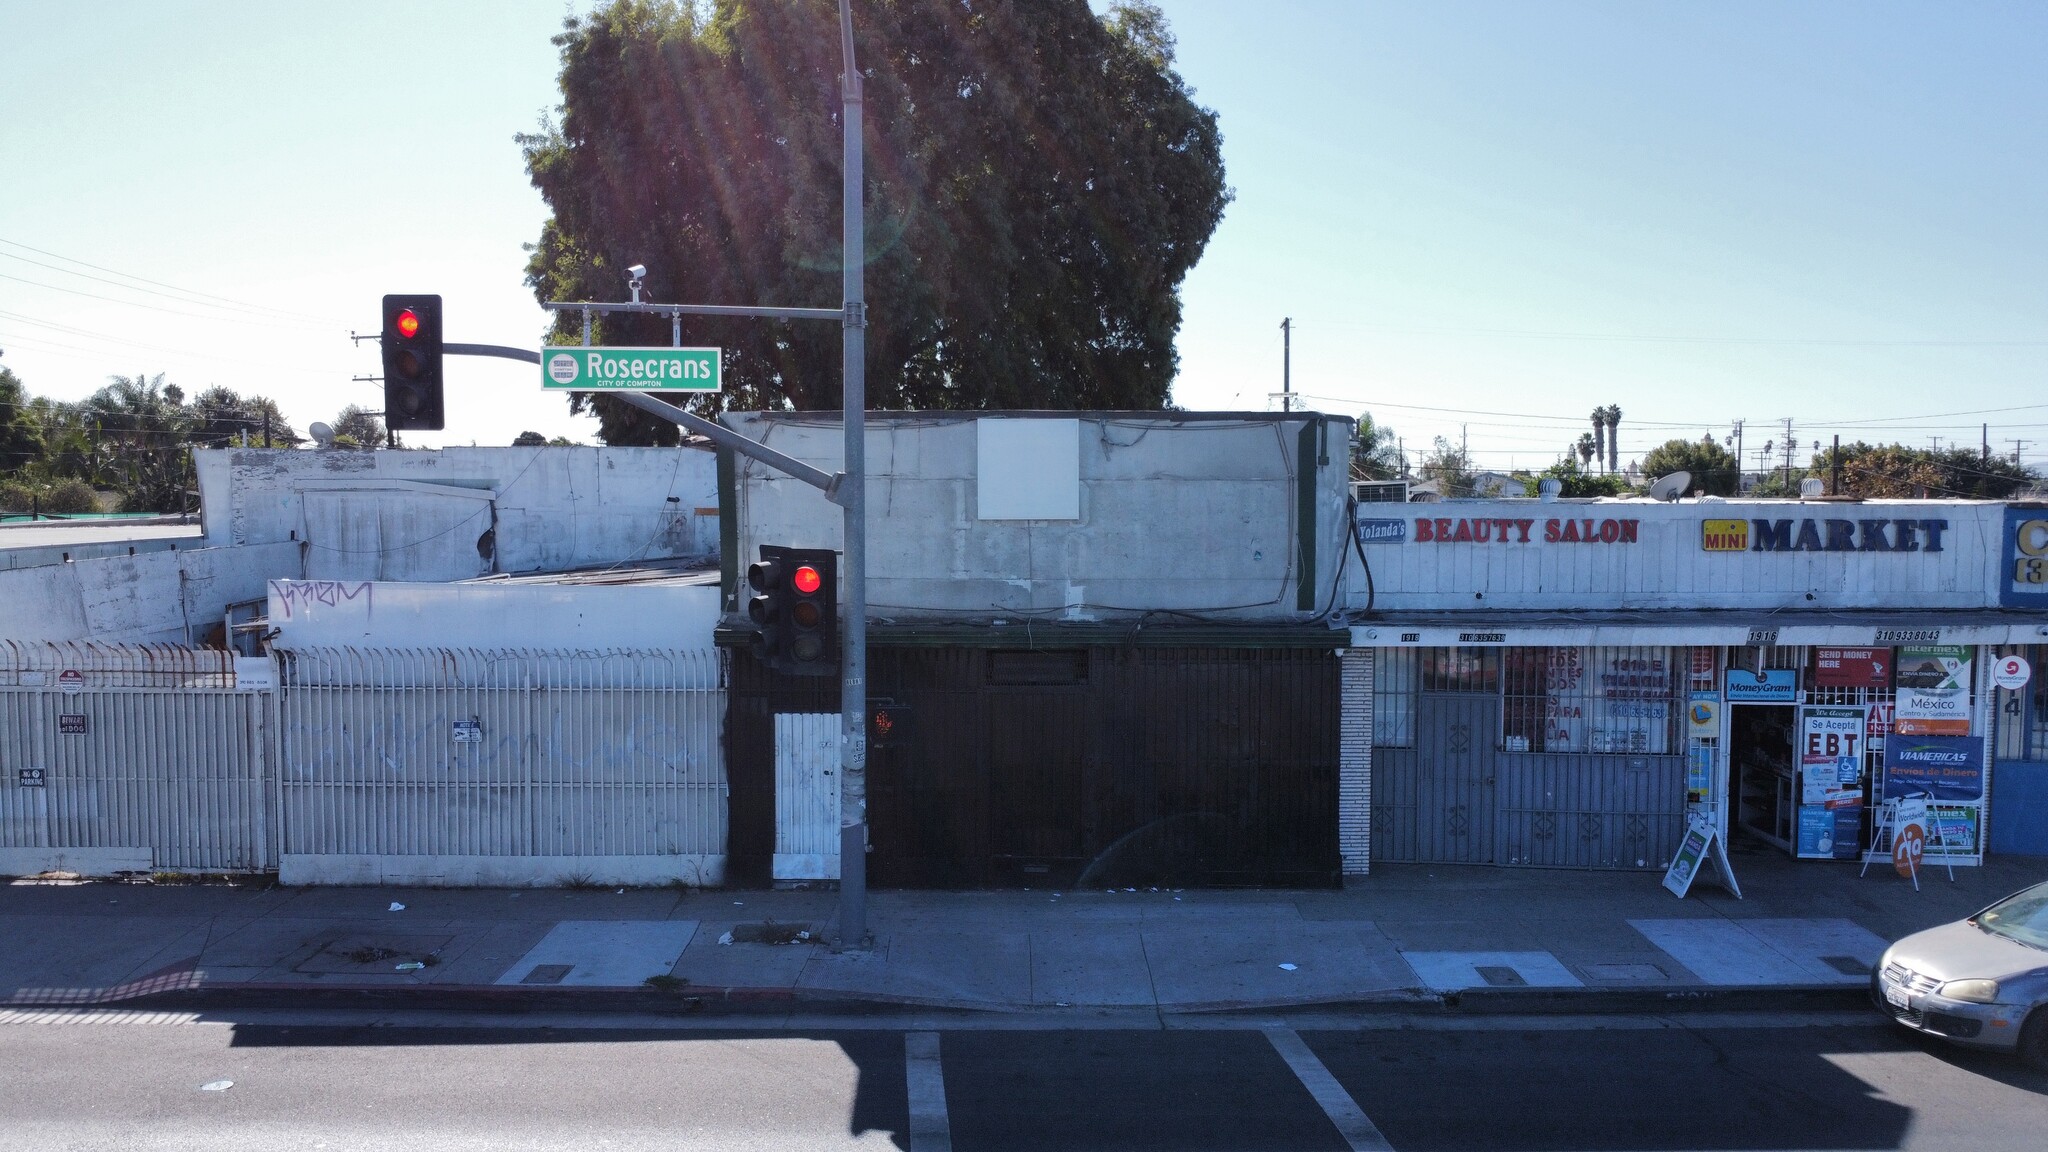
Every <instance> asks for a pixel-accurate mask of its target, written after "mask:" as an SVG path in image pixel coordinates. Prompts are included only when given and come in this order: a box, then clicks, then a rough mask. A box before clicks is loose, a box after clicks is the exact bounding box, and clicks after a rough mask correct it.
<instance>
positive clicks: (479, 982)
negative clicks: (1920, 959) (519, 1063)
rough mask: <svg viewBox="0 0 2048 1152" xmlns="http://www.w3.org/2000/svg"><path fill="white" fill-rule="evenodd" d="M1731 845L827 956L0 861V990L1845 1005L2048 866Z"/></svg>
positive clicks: (1132, 896) (762, 943) (709, 898)
mask: <svg viewBox="0 0 2048 1152" xmlns="http://www.w3.org/2000/svg"><path fill="white" fill-rule="evenodd" d="M1734 864H1735V868H1736V873H1737V877H1738V879H1739V881H1740V882H1741V884H1742V887H1743V892H1744V895H1745V896H1746V897H1747V899H1744V900H1736V899H1735V898H1734V897H1733V896H1731V895H1729V894H1728V893H1726V892H1724V891H1722V890H1721V889H1719V888H1717V887H1714V886H1713V885H1712V884H1711V883H1710V882H1709V881H1708V880H1707V879H1706V878H1705V877H1702V878H1701V880H1700V881H1698V882H1697V883H1696V884H1695V885H1694V887H1693V891H1692V894H1691V895H1690V896H1689V897H1688V898H1686V899H1684V900H1680V899H1676V898H1674V897H1673V896H1671V895H1670V893H1668V892H1666V891H1665V890H1664V889H1663V888H1662V887H1661V886H1660V884H1659V881H1660V879H1661V875H1660V874H1656V873H1613V872H1571V871H1551V870H1535V869H1507V868H1490V867H1443V866H1429V867H1425V866H1415V865H1407V866H1399V865H1383V866H1381V867H1379V868H1377V869H1375V871H1374V874H1373V875H1372V876H1371V877H1369V878H1364V879H1360V880H1357V881H1354V882H1353V883H1352V884H1351V885H1350V886H1348V887H1347V888H1345V889H1344V890H1342V891H1244V892H1209V891H1205V892H1194V891H1164V890H1161V891H1154V890H1149V889H1147V890H1138V891H1132V890H1118V891H1114V892H1104V891H1082V892H1073V891H1059V892H1052V891H1004V892H877V893H874V894H873V895H872V896H871V898H870V903H869V923H870V927H871V929H872V932H873V934H874V939H873V944H872V946H871V947H869V948H865V949H860V950H849V951H843V952H835V951H833V950H831V949H829V948H827V947H825V946H823V944H822V943H820V941H821V940H822V939H824V938H825V937H827V936H829V935H830V934H831V931H832V925H831V919H832V915H833V912H834V910H835V907H836V903H837V896H836V894H835V893H833V892H830V891H744V890H737V891H701V892H685V891H676V890H670V889H626V890H612V889H602V890H594V891H593V890H587V889H583V890H561V889H522V890H516V891H514V890H503V889H490V890H475V889H463V890H439V889H417V888H379V889H368V888H300V889H287V888H279V887H275V886H261V885H253V884H252V885H244V886H228V885H179V886H165V885H144V884H118V883H68V884H66V883H46V882H17V883H14V884H12V885H8V886H5V887H0V1004H4V1005H7V1006H12V1007H25V1006H44V1007H47V1006H55V1005H112V1004H124V1005H135V1006H144V1005H153V1006H188V1007H235V1006H266V1007H279V1006H294V1005H298V1004H314V1003H319V1004H325V1005H329V1006H334V1005H345V1004H351V1003H361V1004H364V1005H366V1006H370V1005H374V1006H379V1007H408V1006H409V1007H419V1008H435V1007H502V1008H508V1009H520V1008H536V1009H537V1008H543V1007H544V1008H572V1007H573V1008H597V1009H602V1008H605V1007H619V1008H630V1009H633V1010H648V1009H650V1008H655V1009H667V1010H700V1009H714V1010H715V1009H720V1008H736V1007H743V1006H749V1005H753V1006H774V1007H779V1008H788V1007H791V1006H795V1005H809V1006H812V1007H847V1008H851V1007H858V1006H869V1005H889V1006H918V1007H927V1008H950V1009H972V1010H993V1011H1007V1012H1020V1011H1033V1010H1048V1011H1057V1010H1062V1009H1068V1010H1085V1009H1143V1010H1156V1011H1161V1012H1195V1011H1217V1010H1231V1009H1252V1008H1276V1007H1286V1006H1298V1005H1394V1006H1406V1007H1408V1008H1415V1007H1418V1006H1433V1005H1453V1006H1462V1007H1467V1008H1472V1007H1480V1006H1483V1005H1490V1006H1517V1005H1518V1006H1521V1007H1524V1008H1527V1007H1532V1006H1548V1007H1551V1008H1560V1009H1567V1010H1568V1009H1572V1008H1585V1009H1588V1010H1597V1009H1599V1008H1602V1007H1607V1008H1612V1007H1615V1006H1627V1005H1666V1006H1668V1005H1680V1004H1736V1003H1755V1002H1757V1000H1758V998H1759V997H1765V998H1769V997H1777V998H1778V999H1779V1000H1784V1001H1787V1002H1819V1003H1827V1002H1833V1001H1840V1002H1843V1003H1847V1002H1850V1001H1851V999H1852V998H1853V997H1856V996H1860V995H1861V994H1862V989H1863V988H1864V987H1865V983H1866V981H1867V979H1868V971H1869V966H1870V965H1871V964H1872V963H1874V962H1875V961H1876V959H1877V957H1878V955H1879V953H1880V952H1881V951H1882V949H1883V947H1884V946H1885V944H1886V943H1888V942H1889V941H1891V940H1893V939H1896V938H1897V937H1899V936H1902V935H1905V934H1906V933H1909V932H1913V931H1917V930H1919V929H1921V928H1926V927H1929V926H1932V925H1934V924H1938V923H1941V922H1943V921H1947V920H1954V919H1958V918H1960V917H1962V916H1965V915H1968V914H1969V913H1970V912H1972V911H1975V910H1976V909H1977V908H1980V907H1982V906H1983V905H1985V904H1987V903H1989V902H1991V901H1992V900H1995V899H1997V898H1998V897H2000V896H2003V895H2005V894H2006V893H2008V892H2011V891H2013V890H2015V889H2017V888H2020V887H2023V886H2025V885H2027V884H2030V883H2033V882H2035V881H2038V880H2041V879H2044V878H2048V859H2040V858H2006V859H1998V860H1993V861H1991V862H1990V863H1989V864H1987V865H1986V866H1984V867H1982V868H1959V869H1957V870H1956V873H1955V880H1954V882H1953V883H1951V882H1950V881H1949V880H1948V878H1947V876H1946V875H1945V873H1944V872H1943V871H1942V870H1940V869H1939V868H1937V869H1935V870H1934V871H1933V873H1932V874H1931V875H1928V876H1923V877H1922V879H1921V891H1919V892H1915V891H1914V890H1913V888H1912V886H1911V885H1910V884H1909V883H1908V882H1907V881H1905V880H1903V879H1900V878H1899V877H1897V876H1896V875H1894V874H1893V873H1892V872H1891V870H1890V869H1889V868H1883V869H1882V870H1880V868H1879V867H1878V866H1875V865H1873V866H1872V868H1871V870H1870V874H1869V876H1868V877H1867V878H1861V879H1859V878H1858V876H1857V866H1856V865H1854V864H1842V863H1832V862H1799V861H1793V860H1789V859H1786V858H1785V857H1783V856H1782V855H1779V854H1776V853H1762V852H1759V853H1740V854H1738V855H1737V856H1736V857H1735V861H1734ZM394 905H402V907H396V908H395V907H394ZM805 933H808V936H806V935H805ZM778 941H787V942H778ZM650 978H653V979H652V980H651V981H650Z"/></svg>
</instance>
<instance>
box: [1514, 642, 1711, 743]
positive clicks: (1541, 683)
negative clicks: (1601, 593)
mask: <svg viewBox="0 0 2048 1152" xmlns="http://www.w3.org/2000/svg"><path fill="white" fill-rule="evenodd" d="M1678 660H1679V653H1678V652H1677V651H1676V650H1675V649H1671V648H1662V647H1658V648H1645V647H1638V648H1578V647H1570V648H1517V649H1511V650H1510V651H1509V654H1508V659H1507V664H1506V669H1505V673H1504V679H1503V683H1502V706H1501V728H1502V741H1501V747H1502V748H1503V749H1504V750H1506V751H1509V752H1606V753H1615V752H1620V753H1640V754H1647V755H1652V756H1662V755H1669V754H1670V753H1671V751H1672V748H1673V746H1674V740H1673V731H1674V729H1675V728H1676V726H1677V719H1678V708H1677V702H1678V698H1679V692H1680V691H1681V689H1682V688H1683V679H1684V677H1683V675H1682V673H1681V669H1680V665H1679V663H1678Z"/></svg>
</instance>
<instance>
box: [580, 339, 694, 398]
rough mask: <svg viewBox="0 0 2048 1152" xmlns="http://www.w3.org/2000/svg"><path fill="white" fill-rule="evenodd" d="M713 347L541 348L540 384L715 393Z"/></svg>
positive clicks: (594, 389) (581, 389)
mask: <svg viewBox="0 0 2048 1152" xmlns="http://www.w3.org/2000/svg"><path fill="white" fill-rule="evenodd" d="M722 359H723V358H722V357H721V356H720V355H719V349H717V348H562V347H554V348H543V349H541V353H540V382H541V387H543V388H564V389H574V390H576V391H605V390H612V391H622V390H630V391H635V392H716V391H718V386H719V383H720V376H719V368H720V365H721V362H722Z"/></svg>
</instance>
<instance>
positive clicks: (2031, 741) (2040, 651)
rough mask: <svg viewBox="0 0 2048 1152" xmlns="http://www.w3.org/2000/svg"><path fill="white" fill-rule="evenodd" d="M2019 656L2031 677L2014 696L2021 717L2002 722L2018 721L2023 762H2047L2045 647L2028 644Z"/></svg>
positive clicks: (2047, 666)
mask: <svg viewBox="0 0 2048 1152" xmlns="http://www.w3.org/2000/svg"><path fill="white" fill-rule="evenodd" d="M2020 654H2021V655H2022V656H2025V657H2026V658H2027V663H2028V664H2029V665H2031V666H2032V667H2033V672H2034V675H2033V677H2032V678H2031V679H2029V680H2028V681H2027V684H2026V687H2024V688H2022V689H2020V691H2018V692H2017V693H2014V694H2013V695H2015V696H2017V697H2018V698H2019V701H2020V715H2019V716H2018V717H2016V718H2014V717H2010V716H2008V717H2001V719H2017V720H2018V722H2019V724H2020V726H2021V729H2022V730H2023V731H2024V732H2025V733H2026V735H2025V737H2024V741H2025V742H2024V745H2023V747H2024V748H2025V752H2024V753H2023V754H2022V757H2021V758H2022V759H2026V760H2048V644H2029V645H2027V646H2026V647H2024V648H2022V649H2020Z"/></svg>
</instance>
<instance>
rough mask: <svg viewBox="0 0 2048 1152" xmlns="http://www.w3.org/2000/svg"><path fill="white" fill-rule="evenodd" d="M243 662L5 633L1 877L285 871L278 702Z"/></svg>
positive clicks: (0, 675)
mask: <svg viewBox="0 0 2048 1152" xmlns="http://www.w3.org/2000/svg"><path fill="white" fill-rule="evenodd" d="M236 667H237V665H236V661H235V657H234V655H233V654H232V653H228V652H212V651H204V650H195V649H190V648H181V647H176V646H173V645H168V644H142V645H105V644H88V643H66V644H23V643H17V642H13V641H5V642H0V776H4V778H0V874H7V875H22V874H35V873H41V872H47V871H72V872H81V873H88V874H99V875H104V874H108V873H114V872H123V871H151V870H166V871H185V872H255V871H263V870H267V869H269V868H272V867H275V865H276V837H275V826H274V823H273V814H274V806H273V802H272V799H273V798H272V793H271V785H272V783H273V782H274V780H275V772H274V770H273V765H274V763H275V758H274V756H275V748H276V741H275V738H274V737H275V729H274V711H273V706H274V700H273V697H272V694H271V693H269V692H267V691H264V690H262V688H261V685H262V683H263V679H264V678H263V677H260V676H258V677H254V678H253V679H252V678H251V677H249V676H248V675H247V674H246V673H247V668H246V666H245V669H244V671H245V675H244V677H243V685H244V686H242V687H237V677H236Z"/></svg>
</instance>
